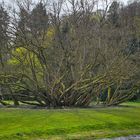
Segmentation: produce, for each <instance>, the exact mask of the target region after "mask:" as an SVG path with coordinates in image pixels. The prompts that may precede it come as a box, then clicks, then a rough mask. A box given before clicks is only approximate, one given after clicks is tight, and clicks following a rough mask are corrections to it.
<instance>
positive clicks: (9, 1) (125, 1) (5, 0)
mask: <svg viewBox="0 0 140 140" xmlns="http://www.w3.org/2000/svg"><path fill="white" fill-rule="evenodd" d="M1 1H4V2H6V3H11V4H12V3H13V2H14V1H15V0H0V2H1ZM34 1H38V0H34ZM119 1H121V2H123V3H125V4H126V3H127V1H128V0H119Z"/></svg>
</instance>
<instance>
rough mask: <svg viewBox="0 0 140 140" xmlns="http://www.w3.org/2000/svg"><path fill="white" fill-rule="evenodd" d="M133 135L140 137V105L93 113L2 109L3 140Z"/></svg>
mask: <svg viewBox="0 0 140 140" xmlns="http://www.w3.org/2000/svg"><path fill="white" fill-rule="evenodd" d="M133 134H140V102H139V103H125V104H123V105H122V106H121V107H109V108H90V109H54V110H53V109H52V110H47V109H46V110H45V109H42V110H39V109H36V110H35V109H34V110H33V109H12V108H9V109H8V108H1V109H0V140H45V139H47V140H48V139H50V140H63V139H64V140H65V139H79V140H81V139H83V140H85V139H96V138H97V139H99V138H108V137H117V136H125V135H133Z"/></svg>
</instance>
